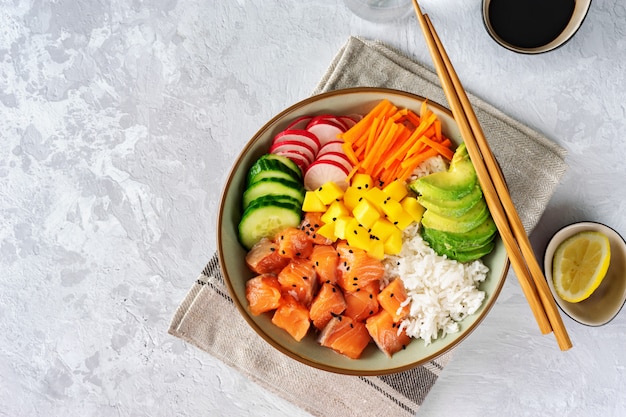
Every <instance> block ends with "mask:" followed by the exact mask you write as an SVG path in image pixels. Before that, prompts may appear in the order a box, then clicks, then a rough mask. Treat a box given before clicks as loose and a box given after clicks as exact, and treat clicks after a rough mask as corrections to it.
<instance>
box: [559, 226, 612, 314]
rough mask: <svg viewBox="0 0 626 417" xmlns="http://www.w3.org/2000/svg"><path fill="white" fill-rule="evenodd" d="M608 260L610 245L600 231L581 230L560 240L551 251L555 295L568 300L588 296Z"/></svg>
mask: <svg viewBox="0 0 626 417" xmlns="http://www.w3.org/2000/svg"><path fill="white" fill-rule="evenodd" d="M610 262H611V245H610V243H609V239H608V237H606V235H604V234H603V233H600V232H593V231H584V232H579V233H576V234H575V235H573V236H571V237H569V238H567V239H566V240H564V241H563V242H562V243H561V244H560V245H559V246H558V247H557V249H556V252H555V253H554V260H553V262H552V279H553V282H554V288H555V290H556V293H557V294H558V296H559V297H561V298H562V299H563V300H565V301H568V302H570V303H578V302H580V301H583V300H585V299H586V298H589V296H591V294H593V292H594V291H595V290H596V288H598V286H599V285H600V283H601V282H602V280H603V279H604V276H605V275H606V271H607V270H608V268H609V263H610Z"/></svg>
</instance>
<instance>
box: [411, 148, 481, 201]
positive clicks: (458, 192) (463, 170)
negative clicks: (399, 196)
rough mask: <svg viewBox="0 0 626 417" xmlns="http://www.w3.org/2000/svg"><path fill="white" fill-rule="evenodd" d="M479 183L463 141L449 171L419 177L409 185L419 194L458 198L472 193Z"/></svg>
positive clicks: (440, 198)
mask: <svg viewBox="0 0 626 417" xmlns="http://www.w3.org/2000/svg"><path fill="white" fill-rule="evenodd" d="M477 183H478V178H477V176H476V170H475V169H474V165H473V164H472V161H471V160H470V158H469V154H468V153H467V148H466V147H465V144H464V143H461V144H460V145H459V147H458V148H457V149H456V151H455V152H454V156H453V157H452V161H451V162H450V167H449V168H448V171H443V172H435V173H433V174H429V175H426V176H424V177H421V178H418V179H416V180H415V181H413V182H411V183H410V184H409V187H410V188H411V189H412V190H413V191H415V192H416V193H417V194H419V195H424V196H427V197H429V198H432V199H437V200H456V199H459V198H461V197H464V196H465V195H467V194H469V193H471V192H472V191H473V190H474V187H475V186H476V184H477Z"/></svg>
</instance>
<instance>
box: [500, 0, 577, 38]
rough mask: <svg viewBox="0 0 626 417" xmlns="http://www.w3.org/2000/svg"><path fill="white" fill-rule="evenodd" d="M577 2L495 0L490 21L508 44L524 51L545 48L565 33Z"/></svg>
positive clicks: (559, 0) (560, 0)
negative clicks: (564, 30)
mask: <svg viewBox="0 0 626 417" xmlns="http://www.w3.org/2000/svg"><path fill="white" fill-rule="evenodd" d="M575 3H576V0H491V3H490V4H489V20H490V21H491V26H492V28H493V31H494V32H495V33H496V34H497V35H498V36H499V37H500V38H502V40H504V41H505V42H507V43H509V44H511V45H514V46H517V47H521V48H537V47H539V46H544V45H546V44H548V43H550V42H552V41H553V40H554V39H556V38H557V37H558V36H559V34H560V33H561V32H562V31H563V29H565V27H566V26H567V23H568V22H569V20H570V18H571V17H572V14H573V13H574V6H575Z"/></svg>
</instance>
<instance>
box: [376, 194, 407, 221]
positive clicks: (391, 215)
mask: <svg viewBox="0 0 626 417" xmlns="http://www.w3.org/2000/svg"><path fill="white" fill-rule="evenodd" d="M380 209H381V210H382V211H383V213H385V215H386V216H387V218H388V219H389V220H390V221H391V222H392V223H394V222H396V221H398V219H399V218H400V216H402V213H403V212H404V209H403V208H402V205H401V204H400V203H399V202H398V201H396V200H391V199H389V200H385V201H383V203H382V204H381V205H380Z"/></svg>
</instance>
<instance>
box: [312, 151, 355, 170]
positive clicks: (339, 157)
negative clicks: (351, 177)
mask: <svg viewBox="0 0 626 417" xmlns="http://www.w3.org/2000/svg"><path fill="white" fill-rule="evenodd" d="M317 161H333V162H337V163H339V164H341V165H342V166H343V167H344V168H345V170H346V174H349V173H350V171H351V170H352V164H351V163H350V160H348V157H347V156H346V154H345V153H343V152H327V153H325V154H324V155H322V156H320V157H318V158H317Z"/></svg>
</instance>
